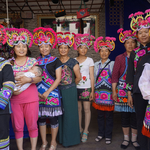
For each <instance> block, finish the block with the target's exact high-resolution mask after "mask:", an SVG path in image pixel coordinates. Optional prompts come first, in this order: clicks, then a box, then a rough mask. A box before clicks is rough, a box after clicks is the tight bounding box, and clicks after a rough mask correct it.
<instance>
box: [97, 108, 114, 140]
mask: <svg viewBox="0 0 150 150" xmlns="http://www.w3.org/2000/svg"><path fill="white" fill-rule="evenodd" d="M105 122H106V125H105ZM112 130H113V111H101V110H98V135H99V136H102V137H105V138H112Z"/></svg>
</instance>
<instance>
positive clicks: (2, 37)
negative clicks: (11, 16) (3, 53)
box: [0, 25, 7, 45]
mask: <svg viewBox="0 0 150 150" xmlns="http://www.w3.org/2000/svg"><path fill="white" fill-rule="evenodd" d="M6 41H7V35H6V30H5V28H4V27H3V26H2V25H0V44H1V43H2V44H3V45H4V44H5V43H6Z"/></svg>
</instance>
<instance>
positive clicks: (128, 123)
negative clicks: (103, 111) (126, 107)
mask: <svg viewBox="0 0 150 150" xmlns="http://www.w3.org/2000/svg"><path fill="white" fill-rule="evenodd" d="M121 124H122V127H123V128H128V127H131V128H133V129H137V120H136V113H135V112H133V113H131V112H121Z"/></svg>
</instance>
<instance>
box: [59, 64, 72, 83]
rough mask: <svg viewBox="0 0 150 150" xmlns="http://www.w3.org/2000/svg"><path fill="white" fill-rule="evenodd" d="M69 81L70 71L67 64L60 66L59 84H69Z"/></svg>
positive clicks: (70, 79) (70, 81) (70, 80)
mask: <svg viewBox="0 0 150 150" xmlns="http://www.w3.org/2000/svg"><path fill="white" fill-rule="evenodd" d="M71 83H72V71H71V69H70V68H69V67H68V66H67V65H64V66H63V67H62V74H61V82H60V85H68V84H71Z"/></svg>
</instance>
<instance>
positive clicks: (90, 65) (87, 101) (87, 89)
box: [73, 34, 95, 142]
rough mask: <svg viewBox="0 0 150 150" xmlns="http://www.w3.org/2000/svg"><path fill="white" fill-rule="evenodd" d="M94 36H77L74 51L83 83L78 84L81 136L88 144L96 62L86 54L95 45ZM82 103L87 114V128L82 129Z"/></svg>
mask: <svg viewBox="0 0 150 150" xmlns="http://www.w3.org/2000/svg"><path fill="white" fill-rule="evenodd" d="M93 39H95V37H94V36H90V35H89V34H76V36H75V41H74V45H73V46H74V49H75V50H77V51H78V57H77V58H75V59H76V60H77V61H78V62H79V66H80V72H81V75H82V79H81V81H80V82H79V83H78V84H77V92H78V113H79V127H80V134H82V132H83V134H82V139H81V141H82V142H86V141H87V138H88V133H89V131H88V128H89V124H90V120H91V110H90V106H91V101H92V100H94V95H95V94H94V61H93V59H92V58H90V57H87V56H86V53H87V51H88V49H89V48H90V47H91V46H92V44H93V41H92V40H93ZM82 103H83V107H84V113H85V123H84V124H85V127H84V129H83V128H82Z"/></svg>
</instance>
